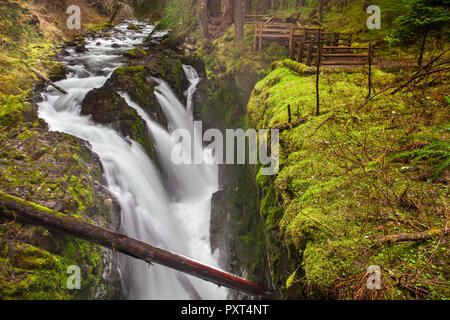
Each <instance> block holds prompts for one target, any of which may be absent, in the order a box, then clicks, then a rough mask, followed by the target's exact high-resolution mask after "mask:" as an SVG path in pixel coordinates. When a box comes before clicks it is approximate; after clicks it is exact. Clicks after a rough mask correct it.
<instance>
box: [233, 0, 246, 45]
mask: <svg viewBox="0 0 450 320" xmlns="http://www.w3.org/2000/svg"><path fill="white" fill-rule="evenodd" d="M243 2H244V0H236V1H235V6H234V26H235V31H236V34H235V41H236V46H237V47H241V46H242V44H243V42H244V16H243V14H242V11H243V7H244V6H243Z"/></svg>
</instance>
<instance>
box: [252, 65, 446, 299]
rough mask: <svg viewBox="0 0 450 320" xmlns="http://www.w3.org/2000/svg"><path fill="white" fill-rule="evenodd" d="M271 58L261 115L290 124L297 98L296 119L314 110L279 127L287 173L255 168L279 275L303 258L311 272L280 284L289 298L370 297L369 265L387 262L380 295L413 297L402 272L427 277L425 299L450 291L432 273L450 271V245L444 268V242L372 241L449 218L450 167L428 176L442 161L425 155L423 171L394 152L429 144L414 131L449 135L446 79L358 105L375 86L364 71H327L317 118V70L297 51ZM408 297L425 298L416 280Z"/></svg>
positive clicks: (379, 82)
mask: <svg viewBox="0 0 450 320" xmlns="http://www.w3.org/2000/svg"><path fill="white" fill-rule="evenodd" d="M273 67H274V70H273V71H272V72H271V73H270V74H269V75H268V76H267V77H266V78H264V79H263V80H262V81H260V82H258V83H257V84H256V86H255V88H254V90H253V93H252V96H251V98H250V101H249V103H248V106H247V114H248V119H249V121H250V123H251V125H252V126H254V127H256V128H263V127H264V128H266V127H270V126H274V125H277V124H280V123H283V122H286V121H287V118H288V114H287V104H290V106H291V111H292V113H293V116H294V117H296V116H299V117H302V118H304V119H306V122H305V123H302V124H300V125H298V126H297V127H295V128H292V129H290V130H285V131H283V132H282V133H281V135H280V171H279V173H278V174H277V176H276V177H275V178H273V177H272V179H268V178H267V177H262V176H259V177H257V181H258V182H259V184H260V185H261V186H262V188H263V197H262V201H261V213H262V216H263V217H264V219H265V233H266V237H267V239H268V241H267V243H268V250H269V255H270V260H271V262H272V268H273V270H272V276H273V277H272V278H273V281H274V283H276V284H277V285H278V286H279V287H280V288H281V287H283V286H284V283H285V281H286V279H287V277H288V276H289V275H291V274H292V273H293V272H294V271H295V270H296V269H297V267H298V266H299V265H300V264H301V269H300V270H299V272H300V273H302V274H303V278H302V277H301V276H298V275H297V278H299V281H296V282H295V285H293V286H292V287H294V288H290V289H289V290H282V292H283V296H284V297H296V298H298V297H300V296H302V292H303V293H305V294H306V295H307V297H309V298H330V297H332V298H352V299H353V298H355V292H356V291H357V290H359V289H361V290H362V291H361V297H362V298H370V292H369V291H368V290H366V289H364V288H365V282H364V281H362V279H363V277H364V275H365V272H366V270H367V268H368V267H369V266H370V265H379V266H380V267H381V269H382V274H383V281H384V282H383V286H384V287H383V291H380V292H379V293H378V294H379V295H378V298H380V297H381V298H390V299H398V298H403V297H404V295H405V288H404V287H402V285H401V284H399V283H398V282H396V281H398V279H399V277H400V275H402V274H416V275H417V277H416V278H415V279H414V282H413V283H410V284H411V285H413V286H420V287H421V288H422V289H424V291H422V293H421V294H420V295H419V298H433V299H435V298H439V299H442V298H447V297H448V296H449V292H448V289H446V287H445V285H443V282H439V284H436V283H435V282H433V281H431V280H430V279H433V278H434V279H446V276H445V274H444V273H445V272H443V270H445V269H446V268H448V262H445V259H443V258H442V257H443V256H442V254H445V253H446V252H448V247H447V246H445V245H443V244H442V243H440V244H439V245H438V248H440V249H439V251H437V250H436V251H435V254H436V253H437V252H439V254H440V256H436V257H435V258H434V255H433V259H432V261H433V265H434V267H429V266H428V265H427V263H426V261H427V259H429V257H430V256H431V254H432V253H433V250H434V248H436V245H437V241H434V242H433V241H424V242H410V243H407V244H402V243H398V244H397V243H395V244H389V243H384V244H383V245H380V246H373V241H374V239H377V238H380V237H383V236H384V235H385V234H398V233H414V232H417V231H418V230H427V229H429V228H431V227H433V228H436V227H440V228H442V227H443V226H444V225H445V221H446V218H445V217H446V215H445V213H444V212H445V211H446V209H445V208H446V204H445V203H446V201H445V200H443V199H445V198H446V197H448V188H446V186H445V185H446V181H448V180H447V179H448V170H445V171H443V174H442V176H441V177H440V178H439V179H437V180H436V181H434V183H430V182H427V181H426V179H424V178H423V172H430V171H431V170H430V169H434V167H433V166H434V163H435V162H434V161H431V160H430V161H423V162H417V161H416V162H415V163H414V165H415V166H419V167H420V169H423V170H418V169H419V168H417V167H414V166H410V164H409V162H410V161H412V158H408V156H405V157H395V161H392V160H390V159H392V158H390V157H392V156H394V155H397V154H402V152H403V151H405V150H407V153H403V155H413V154H417V152H415V151H411V150H419V151H420V150H422V149H420V148H421V147H423V146H424V145H423V144H422V145H421V144H418V143H417V141H418V140H417V139H410V138H408V137H411V136H415V135H420V136H422V137H423V136H425V137H426V139H425V141H440V144H439V145H440V146H443V145H446V144H445V143H446V142H445V141H448V138H449V137H448V132H447V131H446V130H445V129H443V128H446V127H447V124H448V115H446V111H445V108H446V104H445V102H444V101H442V99H441V97H442V93H443V90H444V85H443V84H442V85H441V86H438V87H433V88H427V90H428V93H427V94H426V96H424V97H422V98H421V99H417V95H414V96H413V95H412V94H410V93H406V92H405V93H402V94H399V95H395V96H391V95H389V96H383V95H380V96H379V97H377V98H376V99H374V100H373V101H372V102H371V103H369V104H368V105H367V106H366V107H365V109H363V110H360V111H358V113H355V112H354V111H355V110H356V109H357V107H358V106H359V105H360V104H361V103H362V102H363V101H364V99H365V95H366V92H365V91H366V90H365V82H366V79H365V76H364V74H362V73H359V72H358V70H352V71H351V72H342V71H341V72H339V71H337V72H327V73H324V74H322V75H321V82H320V95H321V113H322V114H321V115H320V116H315V114H314V109H315V101H316V100H315V77H314V76H308V75H305V73H304V72H303V69H302V68H303V66H301V65H299V64H296V63H294V62H291V61H289V60H286V61H283V62H282V63H277V64H274V65H273ZM298 68H300V69H299V70H297V69H298ZM293 70H294V71H293ZM374 78H375V80H374V83H375V86H376V87H377V86H379V88H377V90H380V88H383V87H386V86H388V85H390V83H391V82H394V83H395V82H396V81H398V79H396V78H395V76H394V75H392V74H387V73H384V72H382V71H380V70H376V71H375V75H374ZM297 110H298V112H297ZM420 140H422V141H424V140H423V139H420ZM435 150H440V151H438V153H439V154H441V153H442V152H446V151H445V150H443V149H441V148H437V149H436V148H435V149H433V152H435ZM419 151H418V152H419ZM408 152H409V153H408ZM430 159H431V158H430ZM419 203H420V206H418V204H419ZM436 240H437V239H436ZM430 243H435V247H433V246H432V245H431V244H430ZM422 269H423V271H422V272H421V273H418V271H417V270H422ZM444 282H445V281H444ZM358 283H361V286H360V287H357V285H358ZM292 290H299V291H296V292H294V293H293V291H292ZM406 297H407V298H417V297H416V296H415V295H414V294H413V291H411V290H407V292H406Z"/></svg>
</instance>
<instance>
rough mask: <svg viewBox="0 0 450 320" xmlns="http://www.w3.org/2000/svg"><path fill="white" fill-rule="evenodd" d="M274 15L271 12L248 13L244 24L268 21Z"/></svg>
mask: <svg viewBox="0 0 450 320" xmlns="http://www.w3.org/2000/svg"><path fill="white" fill-rule="evenodd" d="M272 17H273V16H271V15H270V14H246V15H244V24H253V23H258V22H267V21H268V20H271V18H272Z"/></svg>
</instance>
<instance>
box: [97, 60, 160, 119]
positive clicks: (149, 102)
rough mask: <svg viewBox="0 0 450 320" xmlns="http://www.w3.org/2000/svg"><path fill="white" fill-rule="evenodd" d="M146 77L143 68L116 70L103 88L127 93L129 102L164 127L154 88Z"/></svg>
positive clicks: (145, 71) (146, 74)
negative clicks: (131, 101)
mask: <svg viewBox="0 0 450 320" xmlns="http://www.w3.org/2000/svg"><path fill="white" fill-rule="evenodd" d="M147 76H148V73H147V70H146V68H145V67H144V66H135V67H122V68H118V69H116V70H115V71H114V72H113V74H112V75H111V77H110V78H109V79H108V81H107V82H106V83H105V87H108V88H111V89H113V90H115V91H118V92H126V93H128V94H129V95H130V98H131V100H133V101H134V102H136V103H137V104H138V105H139V106H140V107H141V108H143V109H144V110H145V111H146V112H147V113H148V114H149V116H150V117H151V118H152V119H153V120H155V121H156V122H158V123H159V124H161V125H162V126H165V125H166V124H167V120H166V117H165V116H164V111H163V110H162V108H161V106H160V105H159V103H158V102H157V100H156V97H155V94H154V88H153V86H152V85H151V84H150V83H149V82H148V81H147Z"/></svg>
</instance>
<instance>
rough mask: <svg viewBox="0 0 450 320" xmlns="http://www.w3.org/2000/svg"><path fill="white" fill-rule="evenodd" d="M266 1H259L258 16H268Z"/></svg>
mask: <svg viewBox="0 0 450 320" xmlns="http://www.w3.org/2000/svg"><path fill="white" fill-rule="evenodd" d="M266 4H267V2H266V0H258V5H257V7H256V14H266Z"/></svg>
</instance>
